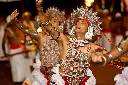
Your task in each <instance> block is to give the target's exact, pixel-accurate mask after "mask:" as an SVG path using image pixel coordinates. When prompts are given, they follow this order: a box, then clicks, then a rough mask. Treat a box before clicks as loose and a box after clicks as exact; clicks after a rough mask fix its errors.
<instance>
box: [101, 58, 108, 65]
mask: <svg viewBox="0 0 128 85" xmlns="http://www.w3.org/2000/svg"><path fill="white" fill-rule="evenodd" d="M102 58H103V59H104V63H103V64H102V66H105V65H106V64H107V59H106V57H104V56H103V57H102Z"/></svg>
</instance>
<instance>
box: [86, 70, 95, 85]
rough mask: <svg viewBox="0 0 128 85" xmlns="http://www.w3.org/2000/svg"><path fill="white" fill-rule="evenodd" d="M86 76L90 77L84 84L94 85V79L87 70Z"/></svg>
mask: <svg viewBox="0 0 128 85" xmlns="http://www.w3.org/2000/svg"><path fill="white" fill-rule="evenodd" d="M87 76H90V78H89V79H88V80H87V82H85V85H96V79H95V77H94V75H93V74H92V71H91V70H90V69H89V68H88V69H87Z"/></svg>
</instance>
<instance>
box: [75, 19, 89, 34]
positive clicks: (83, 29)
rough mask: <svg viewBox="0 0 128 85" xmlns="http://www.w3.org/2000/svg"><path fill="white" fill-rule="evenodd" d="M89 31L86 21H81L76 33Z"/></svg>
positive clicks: (77, 25) (78, 23) (77, 24)
mask: <svg viewBox="0 0 128 85" xmlns="http://www.w3.org/2000/svg"><path fill="white" fill-rule="evenodd" d="M87 31H88V24H87V22H86V21H85V20H79V21H78V22H77V23H76V28H75V32H76V33H77V32H79V33H86V32H87Z"/></svg>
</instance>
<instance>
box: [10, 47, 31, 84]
mask: <svg viewBox="0 0 128 85" xmlns="http://www.w3.org/2000/svg"><path fill="white" fill-rule="evenodd" d="M22 51H23V50H22V48H17V49H10V54H15V53H18V52H22ZM26 63H27V62H25V58H24V54H17V55H14V56H12V57H10V64H11V70H12V78H13V82H22V81H24V79H25V78H27V77H28V76H29V75H30V74H31V71H30V68H29V67H28V66H27V65H26Z"/></svg>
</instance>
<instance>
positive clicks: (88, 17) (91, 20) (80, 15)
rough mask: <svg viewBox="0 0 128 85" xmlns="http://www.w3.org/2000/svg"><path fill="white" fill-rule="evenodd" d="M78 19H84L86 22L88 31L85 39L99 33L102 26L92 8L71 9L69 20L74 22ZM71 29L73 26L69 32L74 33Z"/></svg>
mask: <svg viewBox="0 0 128 85" xmlns="http://www.w3.org/2000/svg"><path fill="white" fill-rule="evenodd" d="M80 19H82V20H85V21H86V22H87V23H88V32H87V33H86V34H85V37H86V39H92V36H95V35H100V31H101V30H102V28H101V27H100V24H101V22H99V21H98V20H99V17H98V16H97V12H94V11H93V9H89V8H87V7H86V8H84V7H83V6H81V7H80V8H78V7H77V9H76V10H73V12H72V13H71V21H72V22H73V23H74V24H75V23H76V22H77V21H78V20H80ZM74 26H75V25H74ZM73 30H74V27H73V28H72V31H71V33H70V34H74V31H73Z"/></svg>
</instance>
